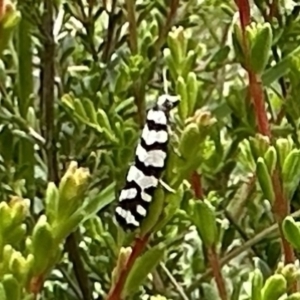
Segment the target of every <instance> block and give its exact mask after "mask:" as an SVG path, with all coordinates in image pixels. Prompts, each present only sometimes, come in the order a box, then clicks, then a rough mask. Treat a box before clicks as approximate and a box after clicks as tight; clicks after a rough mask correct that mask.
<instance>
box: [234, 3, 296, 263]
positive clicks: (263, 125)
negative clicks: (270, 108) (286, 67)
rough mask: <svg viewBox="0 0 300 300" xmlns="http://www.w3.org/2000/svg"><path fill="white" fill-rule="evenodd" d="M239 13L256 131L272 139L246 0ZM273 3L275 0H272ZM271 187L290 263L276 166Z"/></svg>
mask: <svg viewBox="0 0 300 300" xmlns="http://www.w3.org/2000/svg"><path fill="white" fill-rule="evenodd" d="M236 3H237V6H238V9H239V14H240V22H241V29H242V33H243V49H244V54H245V69H246V71H247V73H248V78H249V90H250V94H251V98H252V101H253V105H254V109H255V113H256V124H257V127H258V132H259V133H260V134H263V135H265V136H268V137H269V138H270V139H272V134H271V130H270V124H269V121H268V118H267V112H266V109H265V100H264V91H263V86H262V83H261V79H260V76H259V75H258V74H255V73H254V72H253V71H252V70H251V67H250V65H249V45H248V41H247V39H246V34H245V33H246V26H247V25H249V24H250V5H249V1H248V0H236ZM273 3H275V1H274V2H273ZM272 182H273V189H274V193H275V203H274V205H273V214H274V217H275V219H276V221H277V224H278V227H279V232H280V236H281V241H282V249H283V253H284V261H285V263H292V262H294V260H295V257H294V251H293V249H292V247H291V245H290V244H289V243H288V242H287V241H286V239H285V237H284V235H283V232H282V230H281V225H282V222H283V220H284V218H285V217H286V216H287V215H288V214H289V203H288V200H287V199H286V197H285V196H284V193H283V189H282V182H281V178H280V170H279V167H278V166H277V168H276V170H275V171H274V173H273V174H272Z"/></svg>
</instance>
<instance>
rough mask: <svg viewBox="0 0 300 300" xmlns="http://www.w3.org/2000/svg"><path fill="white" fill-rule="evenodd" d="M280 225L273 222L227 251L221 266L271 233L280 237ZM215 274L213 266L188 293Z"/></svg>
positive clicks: (298, 214) (296, 212)
mask: <svg viewBox="0 0 300 300" xmlns="http://www.w3.org/2000/svg"><path fill="white" fill-rule="evenodd" d="M291 216H292V217H293V218H298V217H300V210H297V211H295V212H294V213H292V214H291ZM278 232H279V229H278V225H277V224H273V225H272V226H270V227H268V228H266V229H265V230H263V231H262V232H260V233H258V234H257V235H256V236H254V237H253V238H252V239H250V240H248V241H247V242H245V243H243V244H242V246H240V247H237V248H235V249H233V250H231V251H230V252H229V253H227V254H226V255H225V256H224V257H222V258H221V259H220V265H219V266H220V267H222V266H224V265H226V264H228V263H229V262H230V261H231V260H233V259H234V258H236V257H237V256H239V255H241V254H242V253H243V252H245V251H247V250H248V249H250V248H251V247H253V246H254V245H256V244H258V243H259V242H260V241H261V240H263V239H264V238H266V237H270V235H271V234H274V233H275V234H276V237H278ZM212 275H213V270H212V268H210V269H208V270H207V271H206V272H205V273H203V274H202V275H201V276H200V277H199V278H198V279H197V280H195V281H194V282H193V283H192V284H191V285H190V287H189V288H188V289H187V293H188V294H190V293H192V292H193V291H194V290H195V289H196V288H198V287H199V285H200V284H201V282H203V281H204V280H206V279H207V278H209V277H210V276H212Z"/></svg>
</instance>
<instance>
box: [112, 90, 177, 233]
mask: <svg viewBox="0 0 300 300" xmlns="http://www.w3.org/2000/svg"><path fill="white" fill-rule="evenodd" d="M178 103H179V98H178V97H177V96H171V95H166V94H165V95H161V96H159V98H158V100H157V103H156V104H155V105H154V107H153V108H151V109H150V110H148V112H147V116H146V123H145V125H144V128H143V130H142V135H141V138H140V141H139V143H138V146H137V148H136V151H135V159H134V162H133V164H132V165H131V166H130V167H129V170H128V172H127V175H126V183H125V186H124V188H123V189H122V190H121V192H120V195H119V202H118V205H117V207H116V210H115V216H116V220H117V222H118V223H119V224H120V226H121V227H122V228H123V229H124V230H125V231H127V230H129V231H131V230H134V229H136V228H138V227H139V226H140V225H141V222H142V221H143V219H144V218H145V217H146V216H147V214H148V209H149V205H150V204H151V202H152V199H153V196H154V192H155V190H156V188H157V186H158V183H159V180H160V177H161V175H162V172H163V170H164V168H165V165H166V159H167V147H168V141H169V116H170V111H171V110H172V109H173V108H174V107H176V106H177V105H178Z"/></svg>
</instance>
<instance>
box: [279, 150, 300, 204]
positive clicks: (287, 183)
mask: <svg viewBox="0 0 300 300" xmlns="http://www.w3.org/2000/svg"><path fill="white" fill-rule="evenodd" d="M282 181H283V190H284V193H285V195H286V196H287V198H288V199H290V198H291V197H292V196H293V194H294V192H295V190H296V188H297V186H298V184H299V181H300V150H299V149H293V150H292V151H291V152H290V153H289V154H288V156H287V157H286V158H285V160H284V162H283V166H282Z"/></svg>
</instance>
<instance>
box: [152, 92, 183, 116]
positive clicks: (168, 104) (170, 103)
mask: <svg viewBox="0 0 300 300" xmlns="http://www.w3.org/2000/svg"><path fill="white" fill-rule="evenodd" d="M179 102H180V99H179V97H178V96H171V95H167V94H165V95H161V96H159V97H158V100H157V106H158V108H159V109H161V110H163V111H166V112H167V111H170V110H171V109H172V108H174V107H175V106H177V105H178V104H179Z"/></svg>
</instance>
